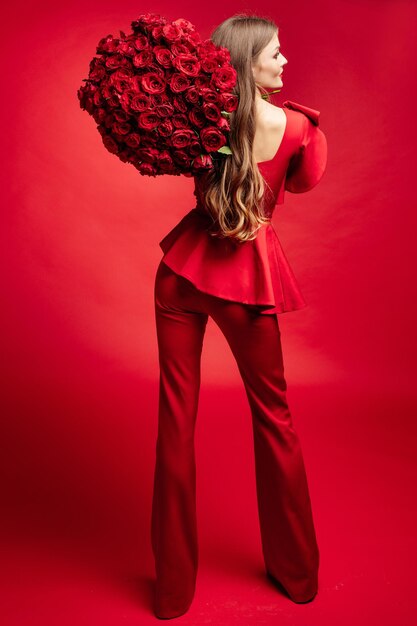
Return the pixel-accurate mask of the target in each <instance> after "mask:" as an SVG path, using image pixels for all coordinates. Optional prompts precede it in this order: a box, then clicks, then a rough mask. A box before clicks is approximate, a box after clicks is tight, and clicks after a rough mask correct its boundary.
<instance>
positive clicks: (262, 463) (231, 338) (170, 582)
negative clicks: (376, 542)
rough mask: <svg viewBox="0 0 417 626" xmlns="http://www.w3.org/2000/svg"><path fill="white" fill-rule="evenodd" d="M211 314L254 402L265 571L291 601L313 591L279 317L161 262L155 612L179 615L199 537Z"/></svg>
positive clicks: (310, 539)
mask: <svg viewBox="0 0 417 626" xmlns="http://www.w3.org/2000/svg"><path fill="white" fill-rule="evenodd" d="M209 315H210V316H211V317H212V319H213V320H214V322H215V323H216V324H217V325H218V326H219V328H220V330H221V331H222V333H223V334H224V336H225V338H226V340H227V342H228V344H229V346H230V348H231V350H232V353H233V355H234V357H235V359H236V362H237V365H238V368H239V372H240V374H241V376H242V380H243V383H244V386H245V391H246V394H247V398H248V401H249V405H250V410H251V415H252V424H253V435H254V453H255V471H256V490H257V501H258V515H259V522H260V532H261V542H262V551H263V558H264V563H265V566H266V571H267V573H268V574H269V576H270V577H272V579H273V580H274V579H275V580H277V581H278V582H279V583H280V584H281V585H282V586H283V587H284V589H285V590H286V592H287V594H288V595H289V597H290V598H291V599H292V600H293V601H294V602H305V601H308V600H310V599H311V598H312V597H314V595H315V594H316V593H317V590H318V567H319V550H318V546H317V540H316V534H315V529H314V524H313V516H312V509H311V502H310V496H309V489H308V484H307V477H306V472H305V467H304V461H303V455H302V451H301V447H300V441H299V438H298V436H297V433H296V432H295V430H294V425H293V421H292V417H291V414H290V411H289V408H288V404H287V399H286V389H287V385H286V381H285V378H284V366H283V359H282V350H281V336H280V330H279V326H278V318H277V314H271V315H265V314H263V315H260V314H259V310H258V309H257V308H256V306H252V305H247V304H242V303H239V302H231V301H228V300H224V299H222V298H218V297H216V296H213V295H210V294H206V293H203V292H201V291H199V290H198V289H197V288H196V287H194V285H193V284H192V283H191V282H190V281H188V280H187V279H185V278H183V277H182V276H179V275H178V274H175V273H174V272H173V271H172V270H171V269H170V268H169V267H168V266H167V265H166V264H165V263H164V262H163V261H161V263H160V265H159V266H158V270H157V272H156V279H155V316H156V329H157V339H158V351H159V366H160V387H159V414H158V436H157V442H156V465H155V473H154V490H153V499H152V520H151V540H152V550H153V554H154V557H155V569H156V585H155V595H154V612H155V614H156V616H157V617H162V618H168V617H176V616H179V615H182V614H183V613H185V612H186V611H187V610H188V608H189V607H190V604H191V602H192V600H193V597H194V592H195V585H196V577H197V568H198V541H197V519H196V462H195V451H194V430H195V424H196V417H197V407H198V400H199V390H200V361H201V352H202V345H203V337H204V333H205V329H206V324H207V321H208V316H209Z"/></svg>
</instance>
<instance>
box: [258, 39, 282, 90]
mask: <svg viewBox="0 0 417 626" xmlns="http://www.w3.org/2000/svg"><path fill="white" fill-rule="evenodd" d="M279 48H280V42H279V39H278V33H276V34H275V35H274V37H273V38H272V39H271V41H270V42H269V44H268V45H267V46H265V48H264V49H263V50H262V51H261V53H260V54H259V56H258V58H257V60H256V63H252V70H253V77H254V79H255V83H256V84H257V85H260V86H261V87H265V88H267V89H277V88H279V87H282V84H283V83H282V77H281V73H282V71H283V67H284V65H285V64H286V63H288V61H287V59H286V58H285V57H284V55H283V54H282V53H281V52H280V49H279Z"/></svg>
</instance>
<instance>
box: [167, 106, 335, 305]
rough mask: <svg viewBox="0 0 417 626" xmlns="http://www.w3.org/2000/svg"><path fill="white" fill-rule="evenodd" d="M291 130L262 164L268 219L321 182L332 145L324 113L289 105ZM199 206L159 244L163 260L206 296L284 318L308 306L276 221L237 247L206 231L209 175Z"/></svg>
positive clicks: (199, 182) (198, 190) (199, 180)
mask: <svg viewBox="0 0 417 626" xmlns="http://www.w3.org/2000/svg"><path fill="white" fill-rule="evenodd" d="M282 107H283V110H284V112H285V116H286V126H285V130H284V135H283V138H282V140H281V144H280V146H279V148H278V150H277V152H276V153H275V156H274V157H273V158H272V159H270V160H268V161H261V162H259V163H258V167H259V170H260V172H261V174H262V175H263V177H264V179H265V180H266V181H267V183H268V184H269V189H267V191H266V192H265V193H266V194H267V195H266V196H265V214H266V215H267V217H270V218H272V215H273V213H274V209H275V206H276V205H278V204H283V203H284V194H285V191H289V192H292V193H301V192H305V191H309V190H310V189H312V188H313V187H314V186H315V185H316V184H317V183H318V182H319V181H320V179H321V178H322V176H323V173H324V171H325V169H326V164H327V140H326V137H325V135H324V133H323V131H322V130H321V129H320V128H319V115H320V112H319V111H317V110H315V109H311V108H310V107H307V106H305V105H302V104H299V103H297V102H293V101H291V100H287V101H285V102H284V103H283V105H282ZM194 183H195V189H194V195H195V196H196V199H197V203H196V206H195V207H194V208H193V209H191V210H190V211H189V212H188V213H187V214H186V215H185V216H184V217H183V218H182V219H181V220H180V221H179V222H178V223H177V224H176V226H174V228H173V229H172V230H170V232H169V233H168V234H167V235H165V237H164V238H163V239H162V240H161V241H160V242H159V246H160V247H161V249H162V251H163V253H164V255H163V257H162V261H163V262H164V263H165V264H166V265H168V266H169V267H170V268H171V269H172V270H173V271H174V272H175V273H177V274H179V275H181V276H183V277H184V278H186V279H187V280H189V281H191V282H192V283H193V284H194V286H195V287H197V289H199V290H200V291H203V292H205V293H208V294H211V295H214V296H217V297H219V298H223V299H225V300H231V301H234V302H241V303H245V304H251V305H257V306H258V307H259V312H260V313H264V314H271V313H285V312H287V311H294V310H297V309H301V308H303V307H305V306H306V305H307V302H306V300H305V298H304V296H303V294H302V291H301V289H300V287H299V285H298V283H297V280H296V278H295V276H294V273H293V271H292V269H291V267H290V264H289V262H288V260H287V258H286V256H285V254H284V251H283V249H282V247H281V244H280V241H279V239H278V235H277V233H276V230H275V228H274V226H273V224H272V222H268V223H267V224H264V225H262V226H261V228H260V229H259V230H258V231H257V235H256V238H255V239H253V240H250V241H245V242H243V243H238V244H236V242H235V241H231V240H230V239H229V238H228V237H226V238H218V237H213V236H212V235H210V234H209V233H208V232H207V227H208V225H209V223H211V222H212V218H211V216H210V215H209V214H208V212H207V210H206V208H205V205H204V176H201V175H199V176H195V177H194Z"/></svg>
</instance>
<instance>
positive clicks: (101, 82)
mask: <svg viewBox="0 0 417 626" xmlns="http://www.w3.org/2000/svg"><path fill="white" fill-rule="evenodd" d="M131 27H132V30H133V32H132V33H131V34H128V35H126V34H125V33H124V32H123V31H120V37H113V36H112V35H107V37H104V38H103V39H101V40H100V42H99V44H98V46H97V50H96V53H97V54H98V55H100V56H95V57H94V58H93V59H92V61H91V62H90V71H89V75H88V78H87V79H83V82H84V83H85V84H83V85H82V86H81V87H80V88H79V90H78V91H77V96H78V99H79V102H80V107H81V108H82V109H84V110H86V111H87V112H88V113H89V114H90V115H91V116H92V117H93V118H94V120H95V122H96V123H97V128H98V131H99V133H100V135H101V137H102V141H103V144H104V146H105V148H107V150H109V152H112V153H113V154H116V155H117V156H118V157H119V159H121V160H122V161H123V162H125V163H131V164H132V165H134V167H135V168H136V169H137V170H138V171H139V173H140V174H142V175H144V176H160V175H162V174H171V175H176V176H178V175H180V174H184V175H185V176H194V175H195V174H198V173H199V172H201V171H203V170H210V169H212V168H213V167H214V160H216V159H218V158H225V157H227V155H228V154H231V151H230V148H229V146H228V145H227V142H228V133H229V131H230V124H229V116H230V113H231V112H232V111H234V110H236V108H237V105H238V97H237V95H236V94H234V93H233V88H234V87H235V85H236V81H237V73H236V70H235V68H234V67H233V66H232V65H231V63H230V52H229V50H228V49H227V48H224V47H218V46H215V45H214V44H213V42H212V41H211V40H210V39H207V40H205V41H201V38H200V35H199V34H198V33H197V32H196V30H195V27H194V26H193V25H192V24H191V23H190V22H189V21H188V20H185V19H181V18H180V19H177V20H175V21H173V22H168V21H167V20H166V19H165V18H163V17H161V16H160V15H158V14H153V13H147V14H144V15H141V16H140V17H139V18H138V19H137V20H135V21H133V22H132V23H131Z"/></svg>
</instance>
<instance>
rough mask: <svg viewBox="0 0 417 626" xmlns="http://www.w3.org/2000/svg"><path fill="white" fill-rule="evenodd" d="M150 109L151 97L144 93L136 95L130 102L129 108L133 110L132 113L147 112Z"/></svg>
mask: <svg viewBox="0 0 417 626" xmlns="http://www.w3.org/2000/svg"><path fill="white" fill-rule="evenodd" d="M126 95H127V94H126ZM148 107H149V96H147V95H145V94H144V93H138V94H134V95H133V97H132V98H131V100H130V102H129V108H130V109H132V111H146V110H147V109H148Z"/></svg>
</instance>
